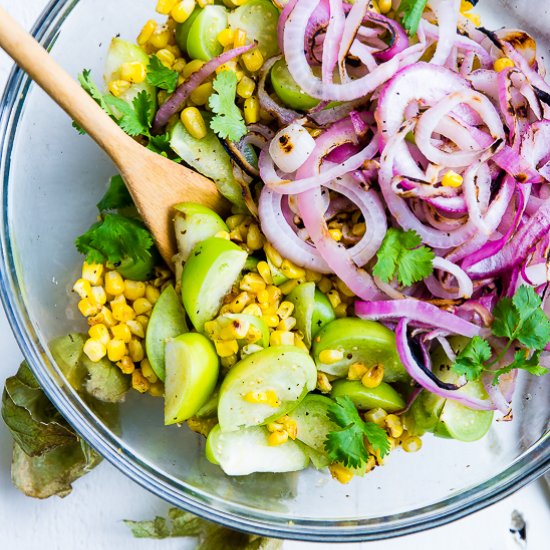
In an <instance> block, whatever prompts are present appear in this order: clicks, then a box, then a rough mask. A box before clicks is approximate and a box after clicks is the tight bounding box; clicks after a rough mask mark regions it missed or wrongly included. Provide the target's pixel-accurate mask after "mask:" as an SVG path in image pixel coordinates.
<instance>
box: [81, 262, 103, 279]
mask: <svg viewBox="0 0 550 550" xmlns="http://www.w3.org/2000/svg"><path fill="white" fill-rule="evenodd" d="M103 270H104V266H103V264H89V263H88V262H84V263H83V264H82V278H83V279H85V280H86V281H89V283H90V284H91V285H100V284H101V282H102V278H103Z"/></svg>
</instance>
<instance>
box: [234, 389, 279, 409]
mask: <svg viewBox="0 0 550 550" xmlns="http://www.w3.org/2000/svg"><path fill="white" fill-rule="evenodd" d="M243 399H244V400H245V401H246V402H247V403H254V404H263V405H269V406H270V407H278V406H279V405H280V402H279V397H278V396H277V394H276V393H275V392H274V391H273V390H267V391H249V392H248V393H246V394H244V395H243Z"/></svg>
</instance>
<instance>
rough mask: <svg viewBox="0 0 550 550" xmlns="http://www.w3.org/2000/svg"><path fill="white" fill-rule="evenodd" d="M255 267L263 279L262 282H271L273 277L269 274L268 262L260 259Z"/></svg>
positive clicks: (269, 283) (270, 283)
mask: <svg viewBox="0 0 550 550" xmlns="http://www.w3.org/2000/svg"><path fill="white" fill-rule="evenodd" d="M256 269H257V270H258V273H259V274H260V277H261V278H262V279H263V280H264V282H265V283H266V284H268V285H272V284H273V277H272V276H271V269H269V264H268V263H267V262H264V261H261V262H258V265H257V266H256Z"/></svg>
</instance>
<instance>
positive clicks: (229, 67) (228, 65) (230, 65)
mask: <svg viewBox="0 0 550 550" xmlns="http://www.w3.org/2000/svg"><path fill="white" fill-rule="evenodd" d="M224 71H231V72H232V73H237V62H236V61H235V60H230V61H226V62H225V63H223V64H222V65H220V66H219V67H218V68H217V69H216V74H220V73H223V72H224ZM237 80H238V78H237Z"/></svg>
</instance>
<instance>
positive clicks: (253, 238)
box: [246, 223, 264, 251]
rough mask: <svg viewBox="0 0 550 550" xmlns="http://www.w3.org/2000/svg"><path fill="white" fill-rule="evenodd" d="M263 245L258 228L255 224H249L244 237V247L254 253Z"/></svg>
mask: <svg viewBox="0 0 550 550" xmlns="http://www.w3.org/2000/svg"><path fill="white" fill-rule="evenodd" d="M263 245H264V239H263V236H262V233H261V232H260V228H259V227H258V226H257V224H255V223H253V224H251V225H250V227H249V229H248V233H247V235H246V246H248V248H250V250H254V251H256V250H260V249H261V248H262V247H263Z"/></svg>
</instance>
